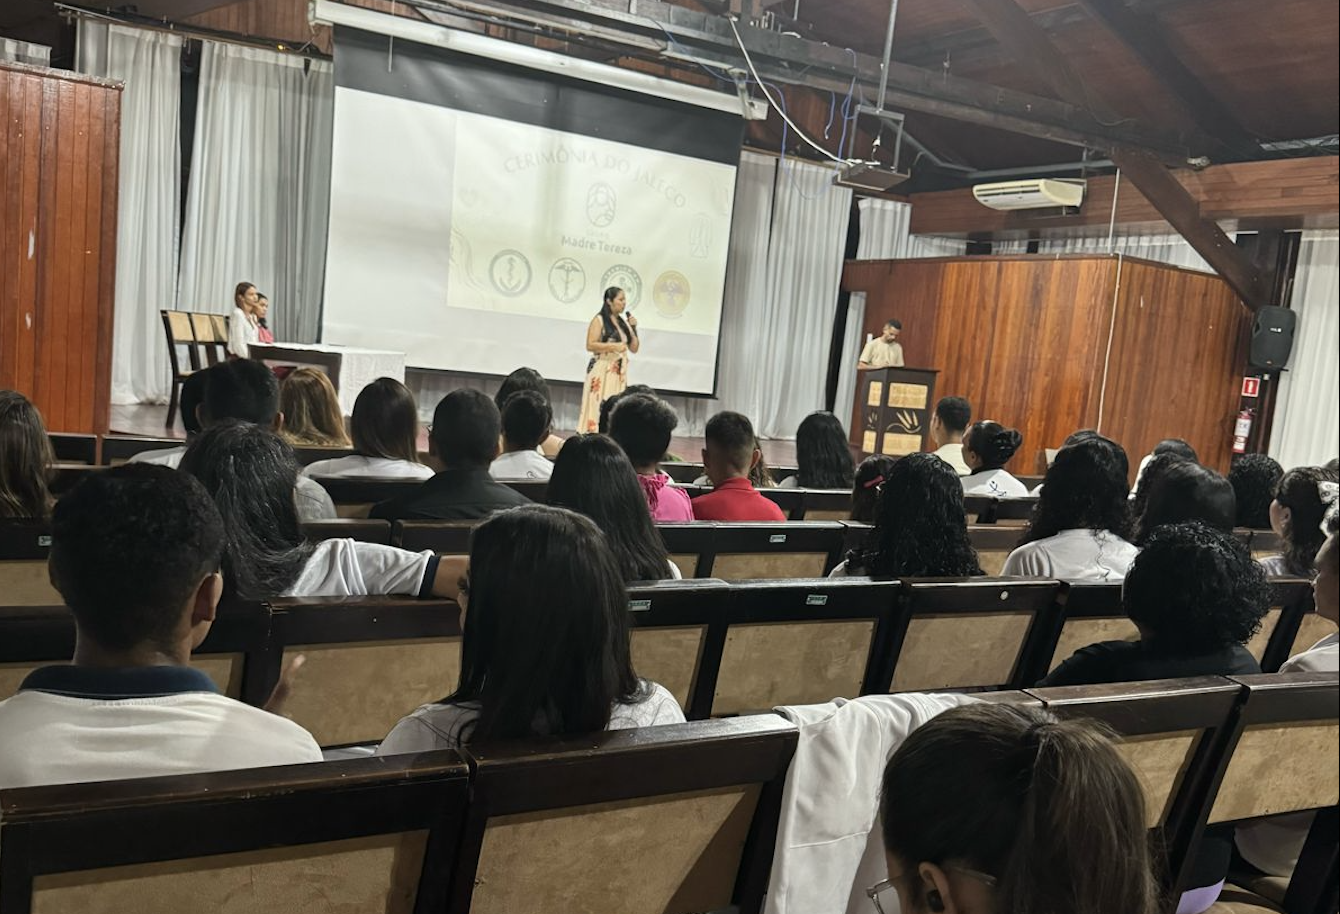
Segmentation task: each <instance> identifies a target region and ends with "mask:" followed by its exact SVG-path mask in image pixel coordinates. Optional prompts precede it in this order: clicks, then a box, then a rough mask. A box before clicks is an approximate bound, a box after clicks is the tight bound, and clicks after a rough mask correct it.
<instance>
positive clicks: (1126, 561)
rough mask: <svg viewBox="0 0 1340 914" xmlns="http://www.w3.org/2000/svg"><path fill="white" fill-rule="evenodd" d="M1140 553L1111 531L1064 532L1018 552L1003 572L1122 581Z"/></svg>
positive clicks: (1010, 557) (1033, 575)
mask: <svg viewBox="0 0 1340 914" xmlns="http://www.w3.org/2000/svg"><path fill="white" fill-rule="evenodd" d="M1139 553H1140V550H1139V549H1138V548H1136V547H1135V546H1132V545H1131V544H1130V543H1128V542H1126V541H1125V540H1124V539H1122V538H1121V537H1119V536H1117V535H1116V534H1114V533H1111V532H1110V531H1107V530H1082V529H1081V530H1062V531H1061V532H1060V533H1058V534H1056V535H1055V536H1049V537H1046V538H1045V539H1040V540H1034V541H1033V542H1031V543H1025V544H1024V545H1022V546H1020V547H1019V548H1017V549H1015V550H1014V551H1013V552H1011V553H1010V554H1009V556H1008V557H1007V558H1006V559H1005V565H1004V567H1002V568H1001V570H1000V573H1001V574H1002V575H1006V576H1011V575H1018V576H1020V577H1039V578H1057V579H1059V580H1062V581H1120V580H1123V579H1125V577H1126V572H1127V571H1129V570H1130V567H1131V563H1132V562H1134V561H1135V557H1136V556H1137V555H1138V554H1139Z"/></svg>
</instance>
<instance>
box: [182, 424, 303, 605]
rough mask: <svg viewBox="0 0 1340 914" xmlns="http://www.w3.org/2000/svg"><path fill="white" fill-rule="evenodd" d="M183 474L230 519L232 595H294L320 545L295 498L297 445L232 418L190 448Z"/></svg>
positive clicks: (226, 523)
mask: <svg viewBox="0 0 1340 914" xmlns="http://www.w3.org/2000/svg"><path fill="white" fill-rule="evenodd" d="M181 469H182V471H183V472H185V473H190V474H191V475H192V476H194V477H195V478H196V479H198V480H200V482H201V484H202V485H204V487H205V491H207V492H209V494H210V496H211V497H212V498H213V499H214V504H215V505H217V506H218V509H219V515H220V516H221V517H222V518H223V527H224V535H225V538H226V542H227V545H226V548H225V550H224V557H223V569H224V576H223V586H224V594H225V596H227V595H229V594H235V595H236V596H238V597H240V598H242V599H244V600H265V599H269V598H270V597H276V596H279V595H280V594H282V593H285V592H287V591H288V590H289V588H291V587H292V586H293V584H294V582H295V581H297V580H298V576H299V575H300V574H301V573H302V569H303V567H304V566H305V565H306V564H307V560H308V559H309V558H311V556H312V550H313V548H314V547H313V546H312V544H311V543H309V542H307V540H306V538H305V537H304V536H303V533H302V525H301V524H300V523H299V521H298V509H297V506H296V505H295V504H294V501H293V487H294V486H295V485H296V484H297V481H298V461H297V459H296V458H295V457H294V455H293V448H291V447H290V446H289V445H288V444H287V442H285V441H283V440H282V439H281V438H280V437H279V436H278V435H276V434H275V433H274V432H272V431H270V430H269V429H266V428H262V427H261V426H259V425H253V424H251V423H250V422H242V421H239V420H236V419H227V420H224V421H223V422H219V423H217V424H216V425H212V426H210V427H209V428H207V429H206V430H205V431H204V432H202V433H201V434H200V437H198V438H196V439H195V441H194V442H192V443H191V445H190V447H188V448H187V449H186V453H185V454H184V455H183V456H182V459H181Z"/></svg>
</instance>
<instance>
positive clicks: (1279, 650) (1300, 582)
mask: <svg viewBox="0 0 1340 914" xmlns="http://www.w3.org/2000/svg"><path fill="white" fill-rule="evenodd" d="M1270 589H1271V599H1270V609H1269V610H1267V612H1266V616H1265V618H1264V619H1263V620H1262V622H1261V630H1260V631H1259V632H1257V633H1256V635H1255V636H1254V637H1253V638H1252V640H1251V641H1249V642H1248V643H1247V649H1248V650H1249V651H1251V653H1252V656H1253V657H1255V658H1256V659H1257V660H1258V661H1259V662H1260V664H1261V670H1262V671H1263V672H1266V673H1274V672H1277V671H1278V670H1279V668H1280V664H1282V663H1284V661H1286V660H1288V659H1289V658H1290V657H1291V656H1293V655H1294V654H1296V653H1298V652H1299V651H1300V650H1307V648H1309V647H1311V646H1312V645H1313V644H1315V643H1317V641H1319V640H1320V639H1321V638H1323V637H1325V635H1326V634H1328V632H1326V631H1321V632H1320V633H1319V634H1317V636H1316V637H1315V638H1312V637H1311V635H1312V634H1314V632H1316V628H1314V626H1313V625H1311V624H1309V623H1308V620H1309V618H1311V619H1314V620H1315V619H1319V618H1320V617H1319V616H1317V614H1316V609H1315V605H1314V604H1313V601H1312V582H1311V581H1310V580H1309V579H1308V578H1300V577H1279V578H1271V579H1270ZM1322 621H1325V620H1322ZM1304 628H1306V629H1307V631H1306V633H1304ZM1330 631H1332V632H1333V631H1335V626H1334V625H1332V626H1331V627H1330ZM1309 639H1310V640H1309ZM1300 641H1305V642H1306V643H1305V644H1302V646H1301V647H1300V646H1299V644H1298V642H1300Z"/></svg>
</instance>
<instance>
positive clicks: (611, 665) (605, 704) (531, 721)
mask: <svg viewBox="0 0 1340 914" xmlns="http://www.w3.org/2000/svg"><path fill="white" fill-rule="evenodd" d="M465 593H466V597H467V600H468V606H469V611H468V612H467V613H466V615H465V632H464V637H463V639H462V642H461V677H460V682H459V684H458V686H457V688H456V691H455V692H453V693H452V694H451V695H448V696H447V697H446V698H444V699H443V701H444V702H449V703H460V702H478V703H479V706H480V713H479V718H478V720H477V721H475V722H473V724H468V725H467V727H469V728H470V729H469V730H468V731H467V732H464V733H462V734H458V736H459V738H460V739H461V741H462V742H468V741H471V740H476V741H478V740H487V739H517V738H521V737H526V736H531V735H535V734H541V733H550V734H566V733H593V732H596V731H599V730H603V729H605V727H607V726H608V725H609V721H610V711H611V708H612V706H613V705H614V704H615V703H616V702H620V703H623V704H633V703H635V702H637V701H641V700H643V699H644V698H645V696H646V693H647V689H648V687H647V686H646V685H645V684H644V683H643V682H642V681H641V680H639V679H638V677H637V674H636V673H635V672H634V671H633V662H632V658H631V654H630V650H629V634H628V592H627V590H626V589H625V588H624V584H623V580H622V578H621V577H620V575H619V569H618V566H617V565H616V564H615V560H614V554H613V553H612V552H611V551H610V549H609V546H608V543H607V537H606V536H605V535H604V534H602V533H601V532H600V530H599V529H597V528H596V525H595V524H594V523H592V522H591V521H590V520H588V519H587V518H585V517H582V516H581V515H579V514H577V513H575V512H573V511H566V510H563V509H562V508H551V507H545V506H543V505H528V506H526V507H522V508H513V509H511V510H509V511H503V512H500V513H498V514H495V515H494V516H493V517H491V518H490V519H488V520H486V521H484V523H482V524H480V525H479V526H478V527H476V528H475V531H474V535H473V536H472V537H471V540H470V576H469V581H468V582H467V587H466V591H465ZM556 596H558V597H561V605H558V604H556V603H555V602H554V600H555V597H556Z"/></svg>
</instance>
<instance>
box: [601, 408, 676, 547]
mask: <svg viewBox="0 0 1340 914" xmlns="http://www.w3.org/2000/svg"><path fill="white" fill-rule="evenodd" d="M678 424H679V417H678V416H676V415H675V411H674V410H673V409H672V408H671V407H670V404H669V403H666V402H665V401H664V400H660V399H658V398H656V397H654V396H653V397H649V396H646V395H645V394H625V395H624V396H622V397H620V398H619V402H618V405H617V407H616V408H615V410H614V412H613V413H611V415H610V422H609V426H610V437H611V438H613V439H614V441H615V442H616V443H617V444H618V445H619V447H621V448H623V452H624V453H625V454H627V455H628V459H629V461H630V462H631V463H632V464H633V469H634V470H636V471H637V481H638V485H640V486H641V487H642V494H643V495H644V496H646V499H647V508H648V509H649V510H650V511H651V518H652V520H657V521H689V520H693V505H692V504H690V502H689V493H688V492H685V491H684V490H683V489H679V488H676V487H675V485H674V484H673V483H672V482H671V481H670V477H669V476H667V475H666V474H665V473H662V472H661V466H660V464H661V460H662V459H664V457H665V452H666V450H668V449H669V447H670V435H671V433H672V432H673V431H674V430H675V426H677V425H678Z"/></svg>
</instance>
